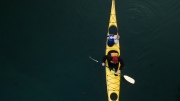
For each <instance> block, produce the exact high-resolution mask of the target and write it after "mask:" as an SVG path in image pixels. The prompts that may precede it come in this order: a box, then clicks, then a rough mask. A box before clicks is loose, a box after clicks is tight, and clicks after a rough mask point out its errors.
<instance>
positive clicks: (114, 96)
mask: <svg viewBox="0 0 180 101" xmlns="http://www.w3.org/2000/svg"><path fill="white" fill-rule="evenodd" d="M108 34H115V35H118V26H117V20H116V11H115V0H112V6H111V13H110V20H109V26H108V33H107V35H108ZM119 46H120V42H119V43H117V44H114V45H113V46H111V47H109V46H108V45H107V40H106V55H107V54H108V52H109V51H111V50H116V51H117V52H118V53H119V55H120V49H119ZM106 65H107V66H108V63H107V61H106ZM118 68H120V64H119V67H118ZM106 85H107V94H108V101H119V98H120V97H119V95H120V76H115V75H114V74H113V73H112V72H111V71H110V70H109V68H106Z"/></svg>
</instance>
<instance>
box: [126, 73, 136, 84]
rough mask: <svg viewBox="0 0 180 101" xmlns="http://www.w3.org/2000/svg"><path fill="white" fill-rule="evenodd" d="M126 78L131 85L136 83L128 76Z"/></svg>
mask: <svg viewBox="0 0 180 101" xmlns="http://www.w3.org/2000/svg"><path fill="white" fill-rule="evenodd" d="M124 78H125V79H126V80H127V81H128V82H130V83H132V84H134V83H135V80H134V79H133V78H131V77H129V76H127V75H124Z"/></svg>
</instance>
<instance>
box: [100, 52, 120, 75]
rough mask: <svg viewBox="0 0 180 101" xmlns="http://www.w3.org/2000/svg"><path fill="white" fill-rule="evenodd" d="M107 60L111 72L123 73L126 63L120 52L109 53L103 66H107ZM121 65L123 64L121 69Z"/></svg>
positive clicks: (104, 59)
mask: <svg viewBox="0 0 180 101" xmlns="http://www.w3.org/2000/svg"><path fill="white" fill-rule="evenodd" d="M106 60H107V62H108V66H109V69H110V70H111V71H113V70H114V72H115V71H116V73H118V74H119V73H121V70H122V69H123V67H124V62H123V59H122V57H121V56H119V54H118V52H117V51H115V50H111V51H109V52H108V55H105V56H104V57H103V60H102V66H105V61H106ZM119 63H120V64H121V66H120V68H118V67H119Z"/></svg>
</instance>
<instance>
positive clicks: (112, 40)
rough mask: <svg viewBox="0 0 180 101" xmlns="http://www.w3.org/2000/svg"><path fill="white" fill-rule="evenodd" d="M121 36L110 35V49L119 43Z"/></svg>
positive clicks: (108, 37)
mask: <svg viewBox="0 0 180 101" xmlns="http://www.w3.org/2000/svg"><path fill="white" fill-rule="evenodd" d="M119 38H120V36H119V35H114V34H109V35H108V36H107V44H108V46H109V47H112V46H113V45H114V44H117V43H119Z"/></svg>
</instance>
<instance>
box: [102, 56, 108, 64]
mask: <svg viewBox="0 0 180 101" xmlns="http://www.w3.org/2000/svg"><path fill="white" fill-rule="evenodd" d="M106 59H107V56H106V55H105V56H104V57H103V59H102V63H105V61H106Z"/></svg>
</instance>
